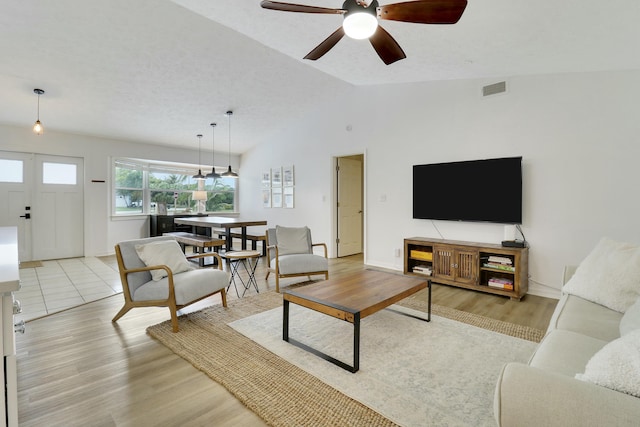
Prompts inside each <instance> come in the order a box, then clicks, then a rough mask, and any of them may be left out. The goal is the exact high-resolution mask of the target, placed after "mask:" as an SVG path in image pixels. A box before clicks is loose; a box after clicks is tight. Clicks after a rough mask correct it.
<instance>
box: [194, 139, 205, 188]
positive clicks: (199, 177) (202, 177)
mask: <svg viewBox="0 0 640 427" xmlns="http://www.w3.org/2000/svg"><path fill="white" fill-rule="evenodd" d="M196 136H197V137H198V174H197V175H193V176H192V178H194V179H204V175H202V166H200V165H201V164H202V163H201V161H202V159H201V158H200V142H201V141H202V135H200V134H198V135H196Z"/></svg>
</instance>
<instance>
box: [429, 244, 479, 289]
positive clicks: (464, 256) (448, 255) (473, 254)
mask: <svg viewBox="0 0 640 427" xmlns="http://www.w3.org/2000/svg"><path fill="white" fill-rule="evenodd" d="M433 257H434V260H433V263H434V265H433V275H434V276H435V277H442V278H447V279H449V280H454V281H456V282H459V283H471V284H475V283H477V281H478V251H477V250H473V249H467V248H455V247H452V246H435V247H434V249H433Z"/></svg>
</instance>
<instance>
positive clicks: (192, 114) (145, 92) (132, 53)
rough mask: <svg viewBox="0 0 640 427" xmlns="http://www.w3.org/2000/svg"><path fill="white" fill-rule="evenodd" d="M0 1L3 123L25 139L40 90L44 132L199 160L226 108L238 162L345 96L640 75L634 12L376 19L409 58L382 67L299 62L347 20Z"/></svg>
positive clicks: (371, 62) (509, 6)
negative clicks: (460, 84)
mask: <svg viewBox="0 0 640 427" xmlns="http://www.w3.org/2000/svg"><path fill="white" fill-rule="evenodd" d="M287 1H288V2H294V0H287ZM379 1H380V3H381V4H387V3H391V2H393V0H391V1H388V2H385V1H384V0H379ZM2 3H3V4H2V13H0V52H2V60H1V61H0V105H1V108H0V123H4V124H10V125H17V126H25V127H30V126H31V125H32V124H33V121H34V120H35V115H36V101H37V97H36V95H35V94H34V93H33V89H34V88H42V89H44V90H45V91H46V93H45V94H44V95H43V96H42V98H41V101H40V102H41V103H40V118H41V120H42V122H43V123H44V124H45V126H46V129H48V130H53V131H62V132H70V133H77V134H86V135H97V136H105V137H109V138H117V139H124V140H137V141H147V142H152V143H157V144H166V145H175V146H187V147H190V148H193V147H195V146H197V139H196V137H195V135H196V134H198V133H203V134H204V135H205V138H204V140H203V142H208V141H210V140H211V139H210V138H211V127H210V126H209V123H211V122H216V123H218V127H216V149H226V142H227V135H228V133H227V117H226V116H225V115H224V113H225V112H226V111H227V110H229V109H231V110H233V111H234V115H233V117H232V141H233V146H232V150H233V151H234V152H237V153H242V152H244V151H246V150H248V149H250V148H251V147H252V146H253V145H255V144H257V143H260V142H262V141H264V140H268V139H269V135H270V133H271V132H274V131H276V130H278V129H280V128H282V127H284V126H288V125H289V124H290V123H292V122H294V121H296V120H297V119H300V118H302V117H304V116H305V115H307V114H310V112H313V111H315V109H316V107H317V105H319V104H322V103H324V102H329V101H330V100H331V99H332V98H333V97H335V94H336V93H339V92H341V91H343V90H345V89H348V88H350V87H351V86H353V85H358V86H360V85H362V86H365V85H382V84H395V83H410V82H421V81H434V80H448V79H471V78H502V77H509V76H520V75H531V74H547V73H564V72H585V71H604V70H628V69H640V55H639V54H638V52H640V25H638V22H640V2H638V1H637V0H610V1H607V2H603V1H600V2H595V1H585V0H581V1H578V0H565V1H563V2H558V1H556V0H539V1H535V2H532V1H525V0H469V4H468V6H467V9H466V10H465V12H464V14H463V16H462V18H461V19H460V21H459V22H458V23H457V24H455V25H421V24H408V23H401V22H392V21H384V22H382V24H381V25H382V26H383V27H384V28H385V29H386V30H387V31H388V32H389V33H391V34H392V36H393V37H394V38H395V39H396V40H397V41H398V43H399V44H400V45H401V46H402V48H403V49H404V51H405V53H406V55H407V58H406V59H404V60H401V61H398V62H396V63H394V64H392V65H389V66H387V65H385V64H384V63H383V62H382V61H380V59H379V58H378V56H377V55H376V53H375V52H374V50H373V48H372V47H371V45H370V44H369V42H368V41H366V40H365V41H357V40H351V39H348V38H344V39H343V40H341V41H340V42H339V43H338V44H337V45H336V46H335V47H334V48H333V49H332V50H331V51H330V52H329V53H327V54H326V55H325V56H323V57H322V58H321V59H319V60H318V61H308V60H303V59H302V58H303V57H304V56H305V55H306V54H307V53H308V52H309V51H310V50H311V49H313V48H314V47H315V46H316V45H318V44H319V43H320V42H321V41H322V40H324V39H325V38H326V37H327V36H328V35H329V34H331V33H332V32H333V31H334V30H335V29H336V28H338V27H339V26H340V24H341V22H342V18H341V17H340V16H338V15H317V14H302V13H288V12H278V11H272V10H266V9H262V8H261V7H260V0H214V1H211V0H174V1H168V0H136V1H125V0H110V1H95V0H56V1H55V2H50V1H44V0H40V1H31V0H27V1H7V0H4V1H3V2H2ZM299 3H303V4H309V5H314V6H323V7H332V8H337V7H340V6H341V4H342V2H341V1H340V0H306V1H301V2H299Z"/></svg>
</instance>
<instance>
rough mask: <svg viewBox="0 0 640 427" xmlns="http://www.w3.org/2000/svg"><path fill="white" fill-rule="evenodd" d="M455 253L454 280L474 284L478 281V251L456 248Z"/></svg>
mask: <svg viewBox="0 0 640 427" xmlns="http://www.w3.org/2000/svg"><path fill="white" fill-rule="evenodd" d="M455 255H456V257H455V260H456V262H455V268H456V277H455V280H456V282H460V283H471V284H476V283H477V282H478V251H474V250H457V251H456V254H455Z"/></svg>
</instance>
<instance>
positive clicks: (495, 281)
mask: <svg viewBox="0 0 640 427" xmlns="http://www.w3.org/2000/svg"><path fill="white" fill-rule="evenodd" d="M489 286H490V287H492V288H499V289H505V290H508V291H512V290H513V280H509V279H503V278H501V277H492V278H491V279H489Z"/></svg>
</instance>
